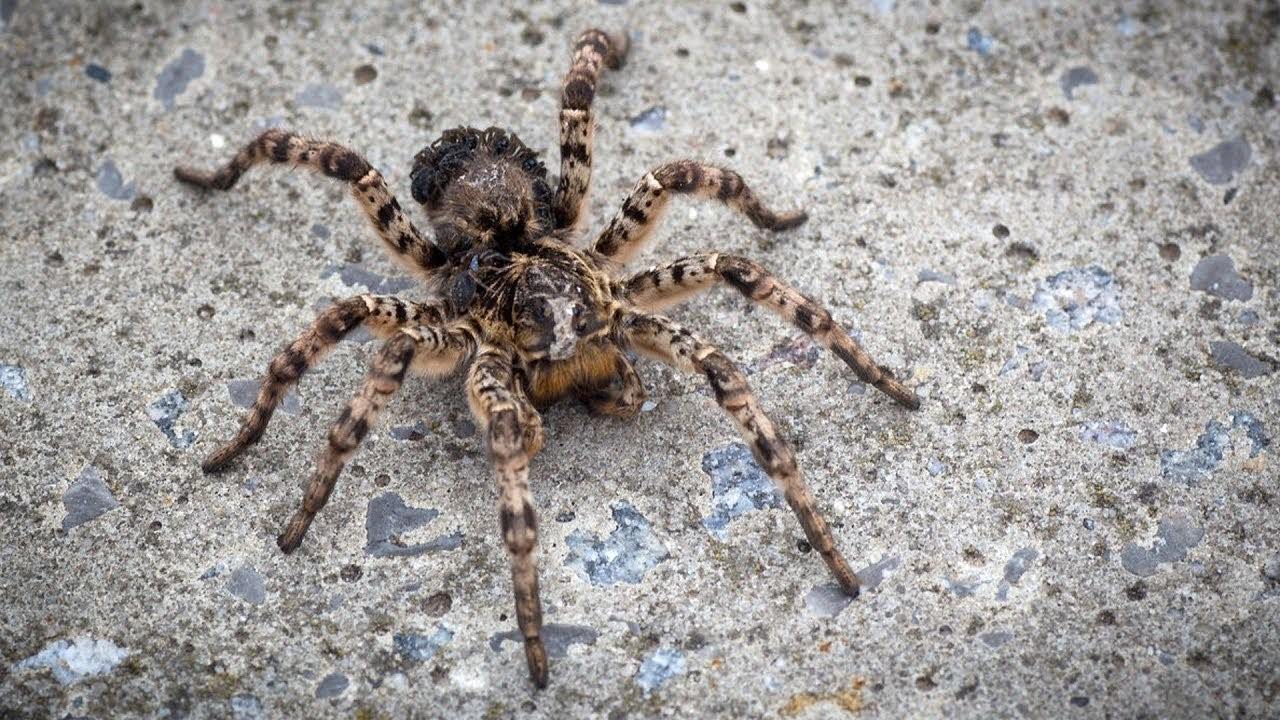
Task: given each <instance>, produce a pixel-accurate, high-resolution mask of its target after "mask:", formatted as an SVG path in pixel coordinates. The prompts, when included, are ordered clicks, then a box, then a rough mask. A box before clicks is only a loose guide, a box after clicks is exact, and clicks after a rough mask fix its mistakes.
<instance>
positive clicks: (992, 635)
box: [978, 630, 1013, 648]
mask: <svg viewBox="0 0 1280 720" xmlns="http://www.w3.org/2000/svg"><path fill="white" fill-rule="evenodd" d="M978 639H979V640H981V641H982V642H983V644H984V645H986V646H987V647H989V648H998V647H1000V646H1001V645H1004V644H1005V643H1007V642H1009V641H1010V640H1012V639H1013V633H1011V632H1008V631H1006V630H995V631H992V632H988V633H982V634H981V635H979V636H978Z"/></svg>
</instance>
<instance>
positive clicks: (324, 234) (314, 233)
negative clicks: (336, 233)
mask: <svg viewBox="0 0 1280 720" xmlns="http://www.w3.org/2000/svg"><path fill="white" fill-rule="evenodd" d="M330 234H331V233H330V231H329V226H328V225H325V224H323V223H315V224H313V225H312V226H311V237H313V238H319V239H320V240H328V239H329V235H330Z"/></svg>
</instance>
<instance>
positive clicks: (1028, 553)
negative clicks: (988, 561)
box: [1004, 547, 1040, 585]
mask: <svg viewBox="0 0 1280 720" xmlns="http://www.w3.org/2000/svg"><path fill="white" fill-rule="evenodd" d="M1038 557H1040V552H1039V551H1038V550H1036V549H1035V548H1029V547H1025V548H1019V549H1018V550H1017V551H1016V552H1015V553H1014V554H1013V557H1011V558H1009V562H1007V563H1005V564H1004V579H1005V582H1008V583H1011V584H1013V585H1017V584H1018V581H1019V580H1021V579H1022V576H1023V575H1025V574H1026V573H1027V570H1029V569H1031V563H1033V562H1035V560H1036V558H1038Z"/></svg>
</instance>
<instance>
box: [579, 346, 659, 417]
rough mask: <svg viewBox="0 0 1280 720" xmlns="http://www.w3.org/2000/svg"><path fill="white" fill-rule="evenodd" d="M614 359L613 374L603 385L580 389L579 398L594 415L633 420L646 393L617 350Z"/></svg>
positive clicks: (632, 369) (633, 369) (629, 362)
mask: <svg viewBox="0 0 1280 720" xmlns="http://www.w3.org/2000/svg"><path fill="white" fill-rule="evenodd" d="M613 356H614V357H613V361H614V365H615V367H616V368H617V371H616V373H615V374H614V375H613V376H612V377H611V378H609V381H608V382H607V383H606V384H604V385H600V386H598V387H584V388H579V389H578V390H577V395H578V399H579V400H581V401H582V402H583V403H585V404H586V406H587V408H588V409H590V410H591V412H593V413H597V414H600V415H612V416H614V417H621V418H633V417H635V416H636V415H638V414H639V413H640V406H642V405H644V401H645V398H646V397H648V393H646V392H645V389H644V381H643V380H641V379H640V375H639V373H637V372H636V369H635V366H633V365H632V364H631V361H630V360H628V359H627V357H626V356H625V355H623V354H622V353H620V352H617V351H614V352H613Z"/></svg>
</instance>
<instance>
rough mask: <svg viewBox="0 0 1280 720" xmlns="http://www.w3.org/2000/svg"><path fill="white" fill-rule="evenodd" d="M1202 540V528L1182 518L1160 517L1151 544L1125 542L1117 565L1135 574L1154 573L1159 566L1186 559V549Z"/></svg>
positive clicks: (1141, 575)
mask: <svg viewBox="0 0 1280 720" xmlns="http://www.w3.org/2000/svg"><path fill="white" fill-rule="evenodd" d="M1202 539H1204V529H1203V528H1199V527H1196V526H1194V525H1192V524H1191V523H1190V522H1188V521H1187V520H1185V519H1183V518H1169V519H1167V520H1161V521H1160V526H1159V528H1158V529H1157V530H1156V537H1155V541H1154V542H1153V543H1152V545H1151V547H1149V548H1145V547H1142V546H1140V545H1138V544H1137V543H1132V542H1131V543H1128V544H1126V545H1125V546H1124V548H1123V549H1121V550H1120V565H1121V567H1123V568H1124V569H1125V570H1128V571H1129V572H1131V573H1133V574H1134V575H1137V576H1138V577H1150V576H1152V575H1154V574H1156V572H1157V571H1158V570H1159V569H1160V565H1163V564H1168V563H1175V562H1181V561H1182V560H1185V559H1186V557H1187V550H1188V549H1190V548H1193V547H1195V546H1197V545H1199V544H1200V541H1201V540H1202Z"/></svg>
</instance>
